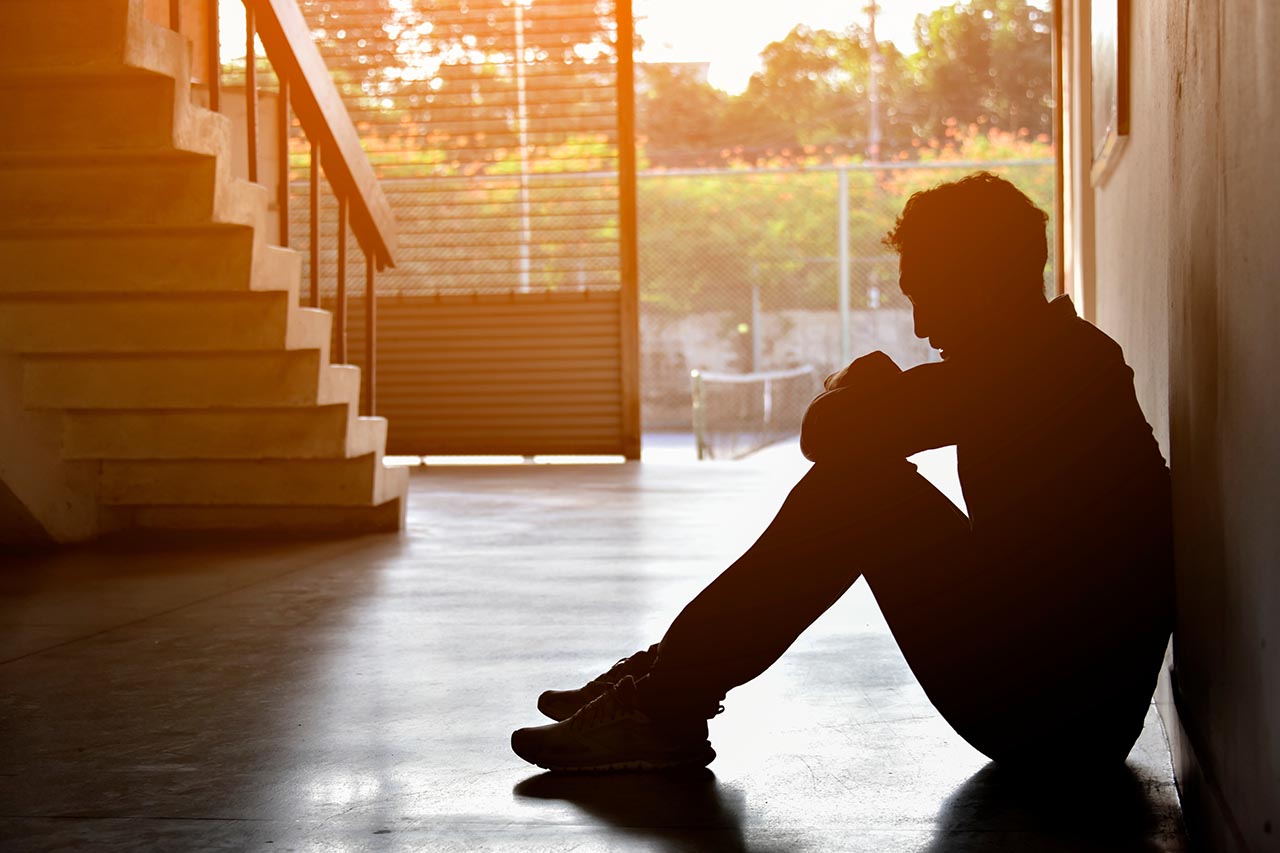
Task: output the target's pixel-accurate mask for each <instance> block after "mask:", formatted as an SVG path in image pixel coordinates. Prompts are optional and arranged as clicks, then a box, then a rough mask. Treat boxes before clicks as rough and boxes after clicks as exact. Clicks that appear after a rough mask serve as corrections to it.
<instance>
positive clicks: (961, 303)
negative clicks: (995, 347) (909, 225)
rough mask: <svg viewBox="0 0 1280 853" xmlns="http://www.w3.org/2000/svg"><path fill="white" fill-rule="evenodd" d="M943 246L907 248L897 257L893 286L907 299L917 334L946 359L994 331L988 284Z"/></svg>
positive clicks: (993, 314) (993, 317)
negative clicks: (940, 247) (895, 285)
mask: <svg viewBox="0 0 1280 853" xmlns="http://www.w3.org/2000/svg"><path fill="white" fill-rule="evenodd" d="M983 284H984V283H983V282H982V281H981V280H979V277H978V276H976V275H974V274H973V273H972V272H971V271H969V270H968V269H966V265H965V264H963V263H958V262H957V261H956V260H955V258H954V256H951V255H950V253H947V252H945V251H936V250H935V251H930V250H928V249H925V248H923V247H922V248H913V249H910V250H907V251H904V252H903V253H902V255H901V256H900V257H899V259H898V285H899V287H901V289H902V294H903V295H904V296H906V297H907V299H909V300H910V301H911V311H912V316H913V319H914V321H915V334H916V337H917V338H922V339H924V338H927V339H928V341H929V345H930V346H932V347H933V348H934V349H936V350H938V351H939V352H940V353H941V355H942V357H943V358H944V359H945V358H948V357H949V356H951V355H955V354H956V353H961V352H964V351H965V350H967V349H970V348H971V347H972V346H973V345H974V343H975V342H977V341H979V340H981V339H984V338H988V337H990V336H991V335H992V334H995V333H996V329H995V328H994V326H995V325H997V324H996V323H995V322H994V320H995V319H996V316H997V315H998V313H999V312H998V310H997V309H996V308H995V306H993V305H992V304H991V303H992V299H991V294H992V290H991V288H990V287H989V286H986V287H984V286H983Z"/></svg>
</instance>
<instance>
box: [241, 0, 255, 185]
mask: <svg viewBox="0 0 1280 853" xmlns="http://www.w3.org/2000/svg"><path fill="white" fill-rule="evenodd" d="M256 30H257V21H256V20H255V19H254V14H253V0H248V2H246V3H245V4H244V45H245V47H244V109H245V113H244V115H245V128H246V133H247V134H248V137H249V147H248V156H249V182H250V183H254V184H256V183H257V182H258V61H257V57H256V56H255V55H254V54H255V50H254V35H255V32H256Z"/></svg>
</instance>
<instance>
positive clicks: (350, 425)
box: [62, 404, 387, 460]
mask: <svg viewBox="0 0 1280 853" xmlns="http://www.w3.org/2000/svg"><path fill="white" fill-rule="evenodd" d="M353 412H354V406H352V405H351V404H339V405H329V406H320V407H297V406H295V407H292V408H282V409H232V410H225V409H215V410H210V409H196V410H154V409H152V410H141V411H138V410H127V411H78V412H69V413H67V414H66V415H65V416H64V418H63V436H62V448H63V450H62V453H63V457H64V458H66V459H76V460H79V459H334V458H345V457H351V456H364V455H366V454H369V453H377V452H379V451H381V450H382V448H383V446H384V444H385V441H386V434H387V423H386V420H385V419H383V418H361V417H356V416H354V414H353Z"/></svg>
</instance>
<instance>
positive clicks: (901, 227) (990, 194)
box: [884, 172, 1049, 288]
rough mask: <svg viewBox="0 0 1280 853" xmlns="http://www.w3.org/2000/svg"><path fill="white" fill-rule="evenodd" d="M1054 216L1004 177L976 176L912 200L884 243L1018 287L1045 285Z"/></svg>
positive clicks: (991, 175)
mask: <svg viewBox="0 0 1280 853" xmlns="http://www.w3.org/2000/svg"><path fill="white" fill-rule="evenodd" d="M1048 221H1049V215H1048V214H1047V213H1045V212H1044V211H1043V210H1041V209H1040V208H1038V207H1036V205H1035V202H1033V201H1032V200H1031V199H1030V198H1028V197H1027V196H1026V194H1025V193H1023V192H1022V191H1021V190H1019V189H1018V188H1017V187H1016V186H1014V185H1013V184H1012V183H1010V182H1009V181H1006V180H1005V179H1004V178H1001V177H998V176H996V175H993V174H991V173H990V172H975V173H973V174H972V175H968V176H966V177H964V178H961V179H960V180H958V181H951V182H949V183H945V184H938V185H937V186H936V187H933V188H931V189H927V190H921V191H920V192H917V193H915V194H913V195H912V196H911V198H909V199H907V203H906V206H904V207H903V208H902V214H901V215H900V216H899V217H898V219H897V222H895V223H894V226H893V229H892V230H891V231H890V232H889V233H888V234H887V235H886V236H885V238H884V243H885V245H886V246H889V247H891V248H892V249H894V251H896V252H897V253H898V254H900V255H901V254H904V253H907V252H911V253H912V254H926V255H927V254H937V255H939V256H940V257H941V258H943V259H945V261H946V262H947V263H949V264H954V265H956V266H957V267H959V268H961V269H970V270H974V269H980V270H984V271H986V272H987V273H988V274H989V277H991V278H993V280H996V281H999V282H1000V283H1002V284H1004V285H1007V286H1009V287H1013V288H1021V287H1035V288H1042V287H1043V286H1044V278H1043V277H1044V265H1045V262H1046V261H1047V260H1048V258H1049V242H1048V238H1047V236H1046V234H1045V226H1046V225H1047V223H1048Z"/></svg>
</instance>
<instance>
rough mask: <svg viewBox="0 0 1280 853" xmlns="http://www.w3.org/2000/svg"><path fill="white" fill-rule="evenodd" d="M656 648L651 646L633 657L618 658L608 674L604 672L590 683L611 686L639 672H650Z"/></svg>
mask: <svg viewBox="0 0 1280 853" xmlns="http://www.w3.org/2000/svg"><path fill="white" fill-rule="evenodd" d="M654 648H655V647H654V646H650V647H649V648H647V649H644V650H642V651H638V652H636V653H635V654H633V655H628V656H627V657H625V658H618V662H617V663H615V664H614V665H613V666H611V667H609V671H608V672H603V673H601V674H600V675H597V676H596V677H595V678H593V679H591V681H590V682H588V683H589V684H603V685H606V686H610V685H613V684H616V683H617V682H619V681H621V680H622V679H623V677H625V676H627V675H635V674H636V671H637V670H641V669H643V670H645V671H648V669H649V667H650V666H651V665H652V664H653V658H654V656H655V652H654Z"/></svg>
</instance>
